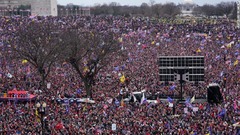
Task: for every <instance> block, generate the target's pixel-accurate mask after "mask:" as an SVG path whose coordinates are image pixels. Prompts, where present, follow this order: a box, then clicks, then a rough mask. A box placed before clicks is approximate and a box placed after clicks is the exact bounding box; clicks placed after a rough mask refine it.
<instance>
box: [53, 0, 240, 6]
mask: <svg viewBox="0 0 240 135" xmlns="http://www.w3.org/2000/svg"><path fill="white" fill-rule="evenodd" d="M57 1H58V4H60V5H67V4H70V3H72V4H74V5H81V6H94V5H96V4H110V3H111V2H116V3H119V4H120V5H129V6H133V5H135V6H140V5H141V4H142V3H148V4H149V3H150V1H151V0H98V1H96V0H86V1H82V0H57ZM153 1H154V2H155V3H162V4H164V3H169V2H173V3H175V4H182V3H184V2H193V3H195V4H198V5H200V6H202V5H204V4H211V5H215V4H218V3H220V2H234V1H237V0H153Z"/></svg>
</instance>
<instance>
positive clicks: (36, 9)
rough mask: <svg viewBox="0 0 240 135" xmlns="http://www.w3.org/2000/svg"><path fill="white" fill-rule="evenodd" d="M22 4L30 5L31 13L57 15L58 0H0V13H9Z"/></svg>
mask: <svg viewBox="0 0 240 135" xmlns="http://www.w3.org/2000/svg"><path fill="white" fill-rule="evenodd" d="M21 5H30V6H31V14H32V15H39V16H50V15H51V16H57V13H58V12H57V11H58V10H57V0H0V15H7V13H9V12H11V11H15V10H16V9H18V8H19V7H20V6H21Z"/></svg>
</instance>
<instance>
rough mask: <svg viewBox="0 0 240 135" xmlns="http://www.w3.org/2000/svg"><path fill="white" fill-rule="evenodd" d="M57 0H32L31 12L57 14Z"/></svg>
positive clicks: (45, 14)
mask: <svg viewBox="0 0 240 135" xmlns="http://www.w3.org/2000/svg"><path fill="white" fill-rule="evenodd" d="M57 11H58V10H57V0H32V2H31V13H32V15H37V16H57V15H58V14H57Z"/></svg>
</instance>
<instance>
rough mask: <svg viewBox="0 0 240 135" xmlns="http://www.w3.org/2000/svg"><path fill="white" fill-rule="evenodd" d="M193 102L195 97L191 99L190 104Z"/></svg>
mask: <svg viewBox="0 0 240 135" xmlns="http://www.w3.org/2000/svg"><path fill="white" fill-rule="evenodd" d="M194 101H195V95H194V96H193V97H192V98H191V100H190V103H193V102H194Z"/></svg>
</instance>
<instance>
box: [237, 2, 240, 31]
mask: <svg viewBox="0 0 240 135" xmlns="http://www.w3.org/2000/svg"><path fill="white" fill-rule="evenodd" d="M237 27H238V28H240V0H238V1H237Z"/></svg>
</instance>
